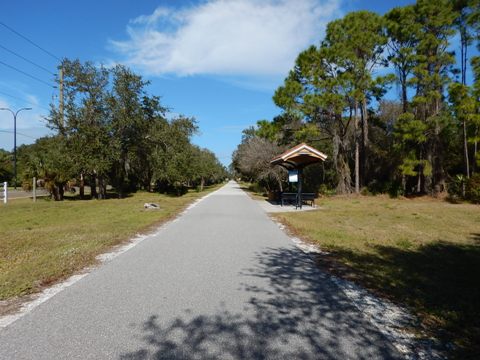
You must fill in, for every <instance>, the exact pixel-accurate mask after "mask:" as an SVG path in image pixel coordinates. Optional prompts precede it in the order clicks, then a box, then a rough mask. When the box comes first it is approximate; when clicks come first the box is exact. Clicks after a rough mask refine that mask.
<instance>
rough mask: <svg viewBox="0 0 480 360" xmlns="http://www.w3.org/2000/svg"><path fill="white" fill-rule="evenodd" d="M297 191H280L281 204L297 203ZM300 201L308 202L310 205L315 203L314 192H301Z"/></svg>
mask: <svg viewBox="0 0 480 360" xmlns="http://www.w3.org/2000/svg"><path fill="white" fill-rule="evenodd" d="M297 195H298V194H297V193H282V195H281V196H280V203H281V205H282V206H283V205H284V204H285V203H292V204H295V205H296V204H297ZM302 203H306V204H309V205H310V206H314V205H315V194H314V193H302Z"/></svg>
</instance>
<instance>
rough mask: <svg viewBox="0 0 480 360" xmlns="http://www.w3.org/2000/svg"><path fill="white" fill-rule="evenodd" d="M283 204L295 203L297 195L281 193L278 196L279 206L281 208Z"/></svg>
mask: <svg viewBox="0 0 480 360" xmlns="http://www.w3.org/2000/svg"><path fill="white" fill-rule="evenodd" d="M285 203H287V204H288V203H293V204H296V203H297V193H286V192H284V193H282V195H281V196H280V204H281V205H282V206H283V205H284V204H285Z"/></svg>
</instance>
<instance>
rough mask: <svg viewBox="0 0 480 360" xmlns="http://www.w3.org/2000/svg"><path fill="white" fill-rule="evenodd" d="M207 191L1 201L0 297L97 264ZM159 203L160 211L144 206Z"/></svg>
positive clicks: (23, 292)
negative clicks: (34, 200)
mask: <svg viewBox="0 0 480 360" xmlns="http://www.w3.org/2000/svg"><path fill="white" fill-rule="evenodd" d="M218 187H219V186H214V187H210V188H206V189H205V190H204V191H203V192H196V191H191V192H188V193H187V194H185V195H183V196H181V197H172V196H168V195H161V194H158V193H148V192H138V193H135V194H132V196H130V197H127V198H124V199H107V200H101V201H99V200H85V201H81V200H65V201H63V202H54V201H50V200H46V199H39V200H37V202H36V203H33V202H32V201H31V200H30V199H18V200H14V201H11V202H9V204H8V205H6V206H5V205H3V206H0V300H7V299H12V298H14V297H17V296H22V295H26V294H31V293H34V292H37V291H39V290H41V289H42V288H43V287H45V286H47V285H49V284H51V283H54V282H57V281H59V280H61V279H64V278H66V277H68V276H70V275H72V274H73V273H75V272H77V271H79V270H81V269H83V268H85V267H86V266H89V265H92V264H95V262H96V256H97V255H99V254H101V253H103V252H106V251H107V250H109V249H110V248H112V247H113V246H115V245H118V244H120V243H122V242H124V241H126V240H128V239H130V238H132V237H133V236H134V235H135V234H138V233H142V232H143V233H144V232H148V231H149V230H151V229H152V228H154V227H155V226H156V225H159V224H160V223H162V222H164V221H166V220H168V219H170V218H172V217H173V216H175V215H176V214H178V213H179V212H181V211H182V210H183V209H184V208H185V207H186V206H187V205H188V204H190V203H191V202H192V201H193V200H195V199H197V198H199V197H201V196H204V195H205V194H206V193H208V192H209V191H212V190H215V189H216V188H218ZM146 202H155V203H158V204H159V205H160V210H145V209H144V208H143V204H144V203H146Z"/></svg>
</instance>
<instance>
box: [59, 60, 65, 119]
mask: <svg viewBox="0 0 480 360" xmlns="http://www.w3.org/2000/svg"><path fill="white" fill-rule="evenodd" d="M58 75H59V80H60V95H59V100H60V104H59V105H58V108H59V110H60V126H61V127H62V128H63V124H64V122H63V67H62V66H60V71H59V72H58Z"/></svg>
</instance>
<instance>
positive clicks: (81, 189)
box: [80, 172, 85, 200]
mask: <svg viewBox="0 0 480 360" xmlns="http://www.w3.org/2000/svg"><path fill="white" fill-rule="evenodd" d="M84 197H85V178H84V176H83V172H82V173H80V199H82V200H83V199H84Z"/></svg>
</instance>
